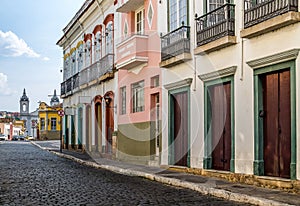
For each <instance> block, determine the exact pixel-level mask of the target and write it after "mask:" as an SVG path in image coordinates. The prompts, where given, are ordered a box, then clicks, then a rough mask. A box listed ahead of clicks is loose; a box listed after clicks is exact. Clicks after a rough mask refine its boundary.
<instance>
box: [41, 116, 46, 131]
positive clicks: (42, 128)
mask: <svg viewBox="0 0 300 206" xmlns="http://www.w3.org/2000/svg"><path fill="white" fill-rule="evenodd" d="M43 130H45V118H41V131H43Z"/></svg>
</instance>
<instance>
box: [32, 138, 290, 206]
mask: <svg viewBox="0 0 300 206" xmlns="http://www.w3.org/2000/svg"><path fill="white" fill-rule="evenodd" d="M31 143H32V144H34V145H36V146H37V147H39V148H41V149H43V150H46V149H45V148H44V147H41V146H40V145H38V144H36V143H34V142H31ZM50 152H51V153H53V154H55V155H57V156H59V157H63V158H66V159H70V160H73V161H75V162H78V163H80V164H83V165H86V166H90V167H94V168H98V169H106V170H110V171H112V172H115V173H119V174H123V175H129V176H138V177H143V178H146V179H149V180H153V181H157V182H160V183H164V184H168V185H172V186H176V187H182V188H187V189H191V190H194V191H197V192H199V193H201V194H203V195H212V196H215V197H219V198H223V199H226V200H230V201H236V202H242V203H249V204H254V205H260V206H288V205H290V204H286V203H282V202H278V201H274V200H269V199H265V198H261V197H253V196H249V195H246V194H241V193H234V192H230V191H226V190H222V189H216V188H213V187H208V186H203V185H199V184H196V183H191V182H187V181H182V180H178V179H174V178H169V177H162V176H159V175H155V174H150V173H146V172H140V171H135V170H131V169H123V168H119V167H115V166H111V165H100V164H98V163H95V162H90V161H84V160H81V159H78V158H76V157H73V156H71V155H67V154H62V153H59V152H55V151H50Z"/></svg>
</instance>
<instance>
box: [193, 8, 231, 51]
mask: <svg viewBox="0 0 300 206" xmlns="http://www.w3.org/2000/svg"><path fill="white" fill-rule="evenodd" d="M234 16H235V5H234V4H224V5H223V6H221V7H219V8H217V9H215V10H212V11H211V12H209V13H207V14H205V15H203V16H200V17H198V18H196V32H197V34H196V35H197V46H201V45H204V44H207V43H209V42H212V41H215V40H217V39H219V38H222V37H224V36H234V35H235V17H234Z"/></svg>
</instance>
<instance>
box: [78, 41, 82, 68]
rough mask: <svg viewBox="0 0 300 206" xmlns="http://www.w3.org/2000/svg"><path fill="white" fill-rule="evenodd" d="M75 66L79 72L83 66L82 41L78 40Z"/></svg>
mask: <svg viewBox="0 0 300 206" xmlns="http://www.w3.org/2000/svg"><path fill="white" fill-rule="evenodd" d="M77 64H78V66H77V68H78V71H79V72H80V71H81V70H82V67H83V42H82V41H80V42H79V43H78V44H77Z"/></svg>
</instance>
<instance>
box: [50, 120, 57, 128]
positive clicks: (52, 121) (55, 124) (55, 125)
mask: <svg viewBox="0 0 300 206" xmlns="http://www.w3.org/2000/svg"><path fill="white" fill-rule="evenodd" d="M50 127H51V131H56V130H57V118H56V117H51V118H50Z"/></svg>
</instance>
